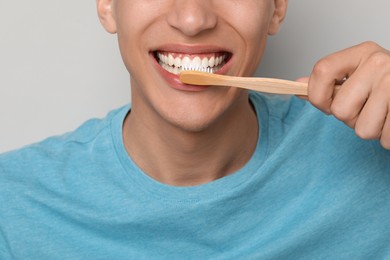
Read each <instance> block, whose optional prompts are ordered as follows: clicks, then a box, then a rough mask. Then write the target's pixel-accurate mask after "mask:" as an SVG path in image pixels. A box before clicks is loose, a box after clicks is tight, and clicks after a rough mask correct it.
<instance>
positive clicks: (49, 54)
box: [0, 0, 390, 152]
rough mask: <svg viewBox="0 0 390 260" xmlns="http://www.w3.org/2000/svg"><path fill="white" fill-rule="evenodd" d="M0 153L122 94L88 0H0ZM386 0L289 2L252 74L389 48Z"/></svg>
mask: <svg viewBox="0 0 390 260" xmlns="http://www.w3.org/2000/svg"><path fill="white" fill-rule="evenodd" d="M0 10H1V16H0V152H4V151H7V150H11V149H15V148H18V147H21V146H23V145H25V144H29V143H32V142H36V141H39V140H41V139H43V138H45V137H48V136H51V135H57V134H61V133H64V132H67V131H71V130H72V129H74V128H76V127H77V126H78V125H80V124H81V123H82V122H84V121H85V120H87V119H89V118H91V117H103V116H104V115H105V114H106V113H107V112H108V111H109V110H111V109H113V108H116V107H119V106H121V105H123V104H126V103H128V102H129V100H130V88H129V76H128V74H127V72H126V70H125V68H124V66H123V65H122V61H121V58H120V55H119V51H118V48H117V44H116V37H115V36H113V35H110V34H108V33H106V32H105V31H104V30H103V29H102V27H101V25H100V23H99V22H98V19H97V15H96V8H95V1H92V0H89V1H80V0H77V1H76V0H68V1H60V0H37V1H31V0H16V1H5V0H1V1H0ZM389 10H390V1H388V0H370V1H362V0H360V1H356V0H326V1H315V0H290V3H289V11H288V15H287V18H286V21H285V24H284V26H283V28H282V30H281V32H280V33H279V34H278V35H277V36H274V37H271V38H270V39H269V42H268V47H267V50H266V54H265V57H264V59H263V62H262V64H261V65H260V67H259V70H258V72H257V75H259V76H267V77H281V78H286V79H295V78H297V77H300V76H306V75H308V74H309V73H310V71H311V68H312V66H313V64H314V63H315V62H316V61H317V60H318V59H320V58H321V57H323V56H325V55H327V54H329V53H331V52H334V51H337V50H340V49H343V48H345V47H349V46H351V45H355V44H357V43H360V42H363V41H366V40H373V41H376V42H378V43H379V44H381V45H382V46H384V47H386V48H389V49H390V33H389V28H388V27H389V26H390V16H389Z"/></svg>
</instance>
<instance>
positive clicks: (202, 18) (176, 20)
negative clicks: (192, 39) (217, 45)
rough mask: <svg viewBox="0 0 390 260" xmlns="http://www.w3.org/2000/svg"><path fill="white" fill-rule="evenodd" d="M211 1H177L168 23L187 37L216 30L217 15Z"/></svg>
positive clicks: (170, 12)
mask: <svg viewBox="0 0 390 260" xmlns="http://www.w3.org/2000/svg"><path fill="white" fill-rule="evenodd" d="M210 2H212V1H211V0H176V1H174V5H173V8H171V9H170V11H169V14H168V18H167V20H168V23H169V25H170V26H172V27H173V28H175V29H177V30H179V31H180V32H182V33H183V34H185V35H186V36H196V35H198V34H200V33H201V32H204V31H207V30H210V29H213V28H215V26H216V25H217V20H218V19H217V15H216V13H215V11H214V10H213V8H212V6H211V4H210Z"/></svg>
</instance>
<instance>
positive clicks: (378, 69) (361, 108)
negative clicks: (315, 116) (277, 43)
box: [308, 42, 390, 149]
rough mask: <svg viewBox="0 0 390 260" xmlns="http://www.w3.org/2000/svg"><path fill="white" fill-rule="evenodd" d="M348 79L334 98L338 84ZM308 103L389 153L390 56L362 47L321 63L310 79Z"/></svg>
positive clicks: (374, 46)
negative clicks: (376, 141) (379, 145)
mask: <svg viewBox="0 0 390 260" xmlns="http://www.w3.org/2000/svg"><path fill="white" fill-rule="evenodd" d="M345 77H347V80H346V81H345V82H344V83H343V85H342V86H341V88H340V89H339V90H338V92H337V94H336V95H335V94H334V93H335V92H334V88H335V85H336V84H337V82H338V81H340V80H342V79H343V78H345ZM308 91H309V95H308V98H309V101H310V102H311V103H312V104H313V105H314V106H316V107H317V108H318V109H320V110H322V111H323V112H325V113H327V114H333V115H334V116H335V117H336V118H338V119H339V120H341V121H343V122H344V123H345V124H347V125H348V126H349V127H351V128H353V129H354V130H355V132H356V134H357V135H358V136H360V137H361V138H363V139H379V140H380V141H381V144H382V146H383V147H385V148H387V149H390V52H389V51H387V50H385V49H383V48H381V47H380V46H379V45H377V44H375V43H371V42H368V43H363V44H360V45H357V46H354V47H351V48H348V49H345V50H342V51H340V52H337V53H334V54H332V55H329V56H327V57H325V58H323V59H321V60H320V61H319V62H318V63H317V64H316V65H315V66H314V68H313V72H312V74H311V76H310V79H309V89H308Z"/></svg>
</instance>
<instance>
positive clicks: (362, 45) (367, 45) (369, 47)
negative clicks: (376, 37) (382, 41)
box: [359, 41, 381, 49]
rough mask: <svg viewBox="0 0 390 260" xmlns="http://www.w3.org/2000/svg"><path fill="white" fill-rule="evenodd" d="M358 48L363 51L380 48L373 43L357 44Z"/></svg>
mask: <svg viewBox="0 0 390 260" xmlns="http://www.w3.org/2000/svg"><path fill="white" fill-rule="evenodd" d="M359 46H361V47H362V48H364V49H380V48H381V47H380V46H379V44H377V43H376V42H374V41H365V42H363V43H361V44H359Z"/></svg>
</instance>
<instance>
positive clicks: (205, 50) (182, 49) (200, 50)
mask: <svg viewBox="0 0 390 260" xmlns="http://www.w3.org/2000/svg"><path fill="white" fill-rule="evenodd" d="M156 51H159V52H172V53H180V54H183V55H197V54H198V55H202V54H203V55H205V54H209V53H221V52H225V53H230V54H231V57H230V58H229V60H228V61H227V62H226V64H225V65H224V66H223V67H222V68H221V69H219V70H218V71H216V72H215V73H216V74H226V73H227V72H228V71H229V69H230V67H231V66H232V58H233V55H232V51H230V50H227V49H224V48H220V47H215V46H201V45H196V46H195V45H192V46H188V45H177V44H170V45H165V46H162V47H159V48H156V49H154V50H152V51H150V52H149V56H150V58H151V59H152V62H153V65H154V67H155V68H156V70H157V72H158V73H159V74H160V75H161V76H162V78H163V79H164V80H165V81H166V82H167V83H168V85H169V86H170V87H172V88H173V89H176V90H182V91H191V92H197V91H204V90H207V89H209V88H210V87H211V86H197V85H189V84H184V83H182V82H181V81H180V79H179V75H175V74H173V73H170V72H168V71H166V70H165V69H163V68H162V67H161V66H160V64H159V63H158V61H157V59H156V58H155V52H156Z"/></svg>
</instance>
